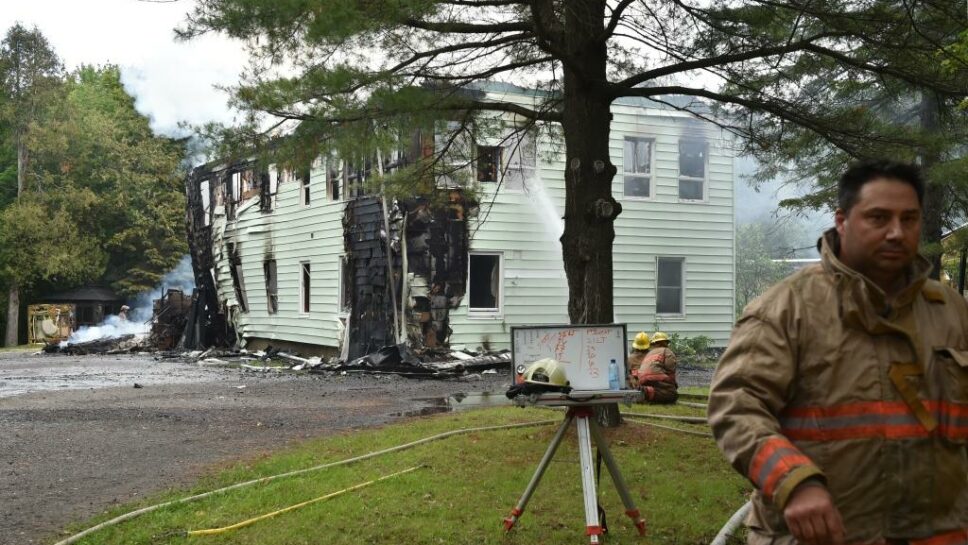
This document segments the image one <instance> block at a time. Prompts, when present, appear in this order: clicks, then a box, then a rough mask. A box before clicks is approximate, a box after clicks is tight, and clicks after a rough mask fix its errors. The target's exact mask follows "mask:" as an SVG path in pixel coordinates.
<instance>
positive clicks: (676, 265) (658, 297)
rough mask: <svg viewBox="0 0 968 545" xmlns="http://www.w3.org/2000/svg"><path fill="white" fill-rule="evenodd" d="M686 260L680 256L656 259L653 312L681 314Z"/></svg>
mask: <svg viewBox="0 0 968 545" xmlns="http://www.w3.org/2000/svg"><path fill="white" fill-rule="evenodd" d="M685 262H686V260H685V259H684V258H681V257H659V258H657V259H656V280H655V292H656V293H655V312H656V314H680V315H681V314H683V310H682V307H683V293H684V291H685V290H684V289H683V287H684V284H685V282H684V278H683V269H684V265H685Z"/></svg>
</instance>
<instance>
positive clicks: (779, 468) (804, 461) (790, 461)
mask: <svg viewBox="0 0 968 545" xmlns="http://www.w3.org/2000/svg"><path fill="white" fill-rule="evenodd" d="M811 463H812V462H811V461H810V458H807V457H806V456H804V455H802V454H799V455H790V456H784V457H783V458H782V459H781V460H780V462H779V463H777V464H776V467H775V468H773V471H772V472H770V476H769V477H768V478H767V479H766V483H764V484H763V486H762V489H763V493H764V494H766V496H767V497H768V498H772V497H773V492H774V491H775V490H776V485H777V484H778V483H779V482H780V479H781V478H782V477H783V476H784V475H786V474H787V473H789V472H790V471H792V470H793V469H794V468H797V467H799V466H805V465H809V464H811Z"/></svg>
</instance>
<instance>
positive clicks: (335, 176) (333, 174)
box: [326, 158, 341, 202]
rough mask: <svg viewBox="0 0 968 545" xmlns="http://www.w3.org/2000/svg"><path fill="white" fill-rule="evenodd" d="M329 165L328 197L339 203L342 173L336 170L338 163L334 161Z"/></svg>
mask: <svg viewBox="0 0 968 545" xmlns="http://www.w3.org/2000/svg"><path fill="white" fill-rule="evenodd" d="M329 163H330V164H329V165H327V167H326V196H327V197H328V198H329V200H330V201H331V202H336V201H339V184H340V178H341V175H340V172H339V170H338V169H337V168H336V161H335V160H334V159H332V158H331V159H330V160H329Z"/></svg>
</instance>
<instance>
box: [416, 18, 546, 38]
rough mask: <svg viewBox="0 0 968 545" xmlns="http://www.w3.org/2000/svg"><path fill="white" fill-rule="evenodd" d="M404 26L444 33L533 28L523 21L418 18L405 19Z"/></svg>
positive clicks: (494, 32) (474, 32) (489, 31)
mask: <svg viewBox="0 0 968 545" xmlns="http://www.w3.org/2000/svg"><path fill="white" fill-rule="evenodd" d="M403 24H405V25H406V26H408V27H411V28H419V29H421V30H429V31H430V32H440V33H445V34H499V33H502V32H528V31H531V30H533V28H532V26H531V25H530V24H528V23H524V22H520V21H517V22H511V23H489V24H477V23H457V22H447V23H436V22H433V21H422V20H420V19H407V20H406V21H404V23H403Z"/></svg>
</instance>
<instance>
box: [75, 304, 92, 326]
mask: <svg viewBox="0 0 968 545" xmlns="http://www.w3.org/2000/svg"><path fill="white" fill-rule="evenodd" d="M95 323H96V322H95V321H94V307H93V306H91V305H77V325H93V324H95Z"/></svg>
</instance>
